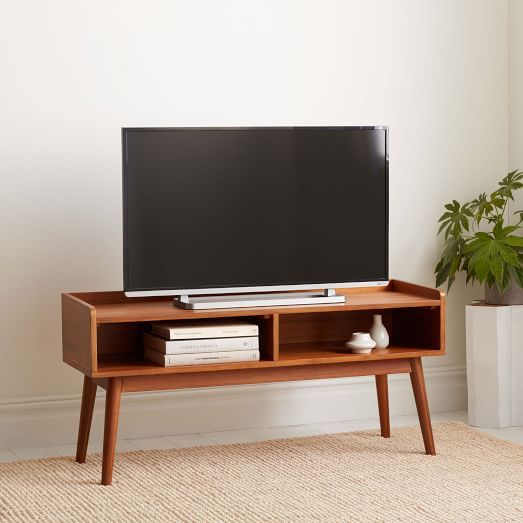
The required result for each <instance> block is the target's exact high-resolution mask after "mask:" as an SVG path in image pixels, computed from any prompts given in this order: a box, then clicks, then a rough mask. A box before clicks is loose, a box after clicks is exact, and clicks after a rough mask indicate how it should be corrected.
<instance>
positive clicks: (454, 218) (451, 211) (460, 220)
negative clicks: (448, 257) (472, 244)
mask: <svg viewBox="0 0 523 523" xmlns="http://www.w3.org/2000/svg"><path fill="white" fill-rule="evenodd" d="M468 205H469V204H464V205H461V204H460V203H459V202H458V201H457V200H452V202H451V203H447V204H445V209H447V211H446V212H444V213H443V214H442V215H441V217H440V218H439V220H438V223H441V225H440V226H439V229H438V233H437V234H441V232H443V231H445V240H448V238H449V237H450V236H453V237H454V238H459V237H460V236H461V234H462V231H463V230H465V231H469V230H470V224H469V220H470V219H471V218H473V214H472V212H471V211H470V209H469V208H468Z"/></svg>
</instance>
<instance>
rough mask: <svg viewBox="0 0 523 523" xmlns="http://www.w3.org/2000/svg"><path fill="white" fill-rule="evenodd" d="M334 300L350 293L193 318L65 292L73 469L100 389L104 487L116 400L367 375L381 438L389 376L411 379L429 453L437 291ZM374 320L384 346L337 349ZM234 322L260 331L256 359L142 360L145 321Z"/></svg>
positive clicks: (439, 305) (439, 313) (145, 301)
mask: <svg viewBox="0 0 523 523" xmlns="http://www.w3.org/2000/svg"><path fill="white" fill-rule="evenodd" d="M337 292H338V293H341V294H346V295H347V302H346V303H345V304H338V305H312V306H311V305H309V306H299V307H292V306H288V307H276V308H268V307H257V308H249V309H243V308H241V309H218V310H198V311H191V310H184V309H178V308H175V307H173V305H172V298H168V297H166V298H127V297H125V295H124V293H123V292H86V293H69V294H63V295H62V343H63V360H64V361H65V362H66V363H68V364H69V365H71V366H72V367H74V368H76V369H78V370H79V371H80V372H82V373H83V374H84V386H83V395H82V406H81V413H80V427H79V431H78V446H77V453H76V461H78V462H79V463H84V462H85V459H86V454H87V444H88V440H89V432H90V427H91V420H92V415H93V408H94V401H95V395H96V389H97V387H98V386H100V387H102V388H104V389H105V390H106V391H107V400H106V406H105V427H104V444H103V464H102V484H103V485H110V484H111V482H112V475H113V463H114V456H115V446H116V435H117V429H118V417H119V411H120V398H121V394H122V392H138V391H153V390H169V389H185V388H194V387H216V386H221V385H241V384H249V383H270V382H278V381H294V380H313V379H320V378H337V377H347V376H366V375H374V376H375V377H376V390H377V397H378V407H379V417H380V425H381V435H382V436H383V437H385V438H388V437H390V423H389V401H388V385H387V375H388V374H396V373H409V374H410V379H411V382H412V388H413V392H414V398H415V400H416V407H417V410H418V415H419V420H420V425H421V430H422V434H423V441H424V445H425V451H426V453H427V454H435V447H434V439H433V435H432V427H431V421H430V414H429V409H428V403H427V394H426V390H425V381H424V377H423V368H422V364H421V358H422V357H424V356H440V355H442V354H444V353H445V297H444V293H442V292H440V291H438V290H436V289H431V288H427V287H422V286H419V285H414V284H410V283H405V282H400V281H397V280H391V282H390V283H389V284H388V285H387V287H382V288H376V287H368V288H360V289H340V290H338V291H337ZM376 313H378V314H382V315H383V323H384V324H385V326H386V328H387V330H388V332H389V335H390V346H389V347H388V348H387V349H374V350H373V351H372V353H371V354H351V353H349V352H348V351H347V349H346V348H345V346H344V342H345V341H346V340H348V339H349V338H350V335H351V334H352V333H353V332H355V331H362V330H363V331H368V330H369V328H370V326H371V324H372V315H373V314H376ZM232 317H235V318H245V319H248V320H249V321H254V322H256V323H257V324H258V325H259V328H260V352H261V359H260V361H253V362H244V363H220V364H209V365H190V366H179V367H162V366H160V365H157V364H155V363H153V362H151V361H148V360H145V359H144V357H143V346H142V336H141V334H142V332H143V330H144V329H145V328H146V326H147V325H148V323H149V322H153V321H154V322H157V321H162V320H169V321H173V320H188V319H190V320H195V321H197V320H198V319H203V318H232Z"/></svg>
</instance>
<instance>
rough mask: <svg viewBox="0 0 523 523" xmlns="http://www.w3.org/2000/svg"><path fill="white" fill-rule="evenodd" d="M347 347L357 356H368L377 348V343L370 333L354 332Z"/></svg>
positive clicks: (346, 344)
mask: <svg viewBox="0 0 523 523" xmlns="http://www.w3.org/2000/svg"><path fill="white" fill-rule="evenodd" d="M345 346H346V347H348V348H349V349H350V350H351V352H354V353H355V354H368V353H369V352H370V351H371V350H372V349H373V348H374V347H375V346H376V342H375V341H374V340H373V339H372V338H371V337H370V334H369V333H368V332H354V333H353V334H352V337H351V339H350V340H349V341H347V342H345Z"/></svg>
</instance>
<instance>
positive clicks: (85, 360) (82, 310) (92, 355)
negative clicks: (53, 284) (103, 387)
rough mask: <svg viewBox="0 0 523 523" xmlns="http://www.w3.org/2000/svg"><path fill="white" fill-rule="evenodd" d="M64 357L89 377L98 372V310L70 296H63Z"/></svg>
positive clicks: (66, 361) (65, 360)
mask: <svg viewBox="0 0 523 523" xmlns="http://www.w3.org/2000/svg"><path fill="white" fill-rule="evenodd" d="M62 356H63V360H64V362H65V363H68V364H69V365H71V366H72V367H74V368H75V369H78V370H79V371H81V372H83V373H84V374H86V375H88V376H90V375H91V374H92V373H93V372H95V371H96V309H95V307H94V306H93V305H90V304H89V303H86V302H84V301H82V300H80V299H78V298H76V297H74V296H72V295H70V294H62Z"/></svg>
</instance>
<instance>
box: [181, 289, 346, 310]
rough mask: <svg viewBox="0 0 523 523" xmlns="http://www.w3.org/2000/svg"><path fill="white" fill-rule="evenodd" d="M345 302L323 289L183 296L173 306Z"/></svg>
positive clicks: (243, 305) (201, 306)
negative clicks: (314, 290)
mask: <svg viewBox="0 0 523 523" xmlns="http://www.w3.org/2000/svg"><path fill="white" fill-rule="evenodd" d="M345 301H346V296H345V295H343V294H336V291H335V290H334V289H325V290H324V291H323V292H321V291H317V292H281V293H276V292H273V293H260V294H223V295H214V296H191V297H189V296H187V295H183V296H179V297H177V298H175V299H174V301H173V304H174V306H175V307H180V308H182V309H190V310H196V309H200V310H202V309H236V308H252V307H286V306H298V305H323V304H329V303H331V304H332V303H345Z"/></svg>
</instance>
